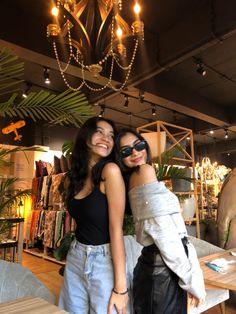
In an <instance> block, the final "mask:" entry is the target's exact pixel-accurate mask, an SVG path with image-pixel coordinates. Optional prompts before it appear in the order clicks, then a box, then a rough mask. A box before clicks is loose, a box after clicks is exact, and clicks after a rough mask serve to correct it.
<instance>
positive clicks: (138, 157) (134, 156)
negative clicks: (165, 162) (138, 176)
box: [120, 133, 147, 168]
mask: <svg viewBox="0 0 236 314" xmlns="http://www.w3.org/2000/svg"><path fill="white" fill-rule="evenodd" d="M141 142H142V141H141V140H140V139H139V138H138V137H137V136H136V135H134V134H132V133H126V134H125V135H123V136H122V137H121V139H120V152H121V151H122V152H123V155H126V154H125V153H124V152H125V148H131V150H128V151H129V152H130V153H131V155H129V156H127V157H123V158H122V160H123V163H124V165H125V166H126V167H129V168H134V167H137V166H141V165H143V164H146V163H147V150H146V147H145V145H142V144H141ZM137 144H139V145H137ZM135 148H136V149H135ZM121 155H122V154H121Z"/></svg>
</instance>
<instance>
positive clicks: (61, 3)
mask: <svg viewBox="0 0 236 314" xmlns="http://www.w3.org/2000/svg"><path fill="white" fill-rule="evenodd" d="M134 4H135V5H134V13H135V21H134V22H133V23H132V25H131V27H130V26H129V24H128V23H127V22H126V21H125V19H124V18H122V17H121V11H122V0H97V1H95V0H80V1H78V0H57V1H56V5H55V6H54V7H53V9H52V15H53V23H51V24H49V25H48V26H47V37H48V38H49V39H50V41H52V43H53V50H54V53H55V57H56V60H57V63H58V67H59V70H60V73H61V76H62V78H63V80H64V82H65V84H66V86H67V87H68V88H70V89H72V90H74V91H77V90H80V89H81V88H82V87H83V86H86V87H87V88H88V89H89V90H91V91H95V92H100V91H102V90H104V89H106V88H112V89H113V90H115V91H121V90H122V89H123V88H124V87H125V86H126V83H127V81H128V79H129V77H130V72H131V69H132V67H133V64H134V60H135V57H136V53H137V50H138V47H139V45H140V41H142V40H143V39H144V23H143V22H142V21H141V20H140V18H139V13H140V10H141V7H140V5H139V3H138V0H135V1H134ZM130 39H133V40H130ZM131 46H132V47H133V48H132V52H131V53H130V47H131ZM128 47H129V54H128V49H127V48H128ZM67 48H68V54H67V57H66V58H68V59H67V61H65V63H66V65H65V66H63V65H62V63H61V61H60V57H59V54H60V52H61V54H60V56H62V53H63V59H65V52H66V49H67ZM128 55H129V60H127V56H128ZM70 64H77V65H78V66H79V67H80V69H81V76H82V82H81V84H80V85H79V86H77V87H72V85H71V84H70V83H69V81H68V79H67V77H66V75H65V74H66V71H67V70H68V67H69V65H70ZM115 68H116V69H118V68H119V69H120V70H121V71H122V72H124V73H122V74H123V77H124V81H123V83H121V85H120V86H119V87H116V86H114V84H113V83H112V81H113V79H114V78H113V74H114V73H113V72H114V71H115ZM107 70H108V78H107V80H106V79H105V83H104V84H103V85H102V87H99V88H95V87H94V85H90V84H89V83H88V80H86V79H85V77H86V76H87V74H88V72H90V74H91V75H92V77H93V79H94V80H93V81H94V82H95V83H99V85H101V83H100V82H98V80H99V78H100V74H104V71H106V72H107ZM103 81H104V80H103Z"/></svg>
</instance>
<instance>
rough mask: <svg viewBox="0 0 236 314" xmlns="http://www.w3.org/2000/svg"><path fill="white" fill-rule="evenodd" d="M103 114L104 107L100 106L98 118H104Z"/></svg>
mask: <svg viewBox="0 0 236 314" xmlns="http://www.w3.org/2000/svg"><path fill="white" fill-rule="evenodd" d="M104 112H105V107H104V106H101V110H100V113H99V115H98V116H99V117H100V118H102V117H103V116H104Z"/></svg>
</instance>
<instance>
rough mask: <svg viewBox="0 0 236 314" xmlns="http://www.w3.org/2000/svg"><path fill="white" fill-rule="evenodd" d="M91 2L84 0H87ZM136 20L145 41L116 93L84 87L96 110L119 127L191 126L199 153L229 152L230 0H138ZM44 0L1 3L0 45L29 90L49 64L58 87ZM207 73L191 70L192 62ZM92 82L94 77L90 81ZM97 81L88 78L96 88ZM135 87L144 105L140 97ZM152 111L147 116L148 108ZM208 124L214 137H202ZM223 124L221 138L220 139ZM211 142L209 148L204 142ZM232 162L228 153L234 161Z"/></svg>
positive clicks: (233, 13) (235, 73)
mask: <svg viewBox="0 0 236 314" xmlns="http://www.w3.org/2000/svg"><path fill="white" fill-rule="evenodd" d="M91 1H92V0H91ZM132 3H133V1H131V0H126V1H124V0H123V13H124V14H123V17H124V18H125V19H126V20H127V21H128V22H129V23H130V24H131V23H132V21H131V20H130V14H129V12H130V11H129V10H130V7H131V4H132ZM140 4H141V6H142V12H141V19H142V20H143V22H144V24H145V40H144V42H143V47H142V49H141V51H140V52H139V53H138V57H137V59H136V60H135V63H134V69H133V70H132V74H131V79H130V81H129V84H128V86H127V88H126V90H125V93H126V94H127V95H129V100H130V101H129V106H128V108H124V102H125V99H124V95H123V94H122V93H118V92H117V93H116V92H113V91H111V90H106V91H105V92H103V93H94V92H89V91H88V90H84V92H85V93H86V95H87V97H88V99H89V101H90V103H92V104H94V110H95V112H96V113H97V114H98V113H99V111H100V109H101V105H102V106H105V116H106V117H108V118H112V119H113V120H114V121H115V122H117V123H118V124H120V125H122V126H124V125H126V126H127V125H129V126H132V127H139V126H142V125H144V124H146V123H148V122H151V121H155V120H162V121H167V122H171V123H174V124H177V125H182V126H185V127H188V128H191V129H193V132H194V140H195V143H196V147H197V150H198V152H199V154H202V155H203V154H205V153H208V154H212V153H213V150H214V151H215V152H217V153H222V154H226V155H227V154H228V153H231V154H233V153H234V152H236V1H235V0H227V1H224V0H145V1H144V0H143V1H140ZM50 6H51V1H45V0H37V1H32V0H14V1H13V0H1V3H0V8H1V11H0V45H1V46H7V47H9V48H11V49H12V51H13V52H14V53H15V54H17V55H18V56H19V57H20V58H22V59H23V60H24V62H25V80H26V81H30V82H32V84H33V87H32V88H35V89H38V88H43V89H46V88H48V87H47V86H46V85H45V84H44V82H43V67H44V66H47V67H49V68H50V76H51V81H52V83H51V85H50V90H52V91H54V92H60V91H63V90H65V89H66V86H65V84H64V82H63V80H62V79H61V77H60V73H59V71H58V69H57V64H56V61H55V58H54V55H53V51H52V46H51V44H50V43H49V41H48V40H47V38H46V27H47V24H49V23H50V22H51V17H50ZM199 59H200V60H201V61H202V64H203V66H204V68H205V70H206V71H207V73H206V75H205V76H201V75H200V74H199V73H197V72H196V69H197V64H196V62H197V60H199ZM70 74H71V80H72V81H73V83H74V84H75V85H78V82H80V78H81V73H80V71H79V70H78V69H77V68H75V66H72V67H71V68H70ZM92 80H94V79H92ZM100 81H102V78H101V79H100V80H96V83H97V84H98V85H99V84H100ZM140 91H142V92H144V102H140V100H139V94H140ZM153 108H155V109H156V115H155V116H153V115H152V109H153ZM210 129H213V130H214V134H209V131H210ZM225 129H227V130H228V132H229V138H228V139H227V140H225V139H224V135H225ZM212 143H214V145H212ZM235 160H236V158H235Z"/></svg>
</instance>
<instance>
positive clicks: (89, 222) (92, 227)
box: [68, 186, 110, 245]
mask: <svg viewBox="0 0 236 314" xmlns="http://www.w3.org/2000/svg"><path fill="white" fill-rule="evenodd" d="M68 211H69V213H70V215H71V217H72V218H74V219H75V221H76V230H75V236H76V239H77V240H78V241H79V242H81V243H83V244H87V245H101V244H105V243H110V235H109V218H108V203H107V198H106V195H105V194H104V193H102V192H101V191H100V189H99V187H98V186H95V188H94V189H93V191H92V192H91V193H90V194H89V195H88V196H86V197H84V198H82V199H75V198H73V199H72V200H70V201H69V204H68Z"/></svg>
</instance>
